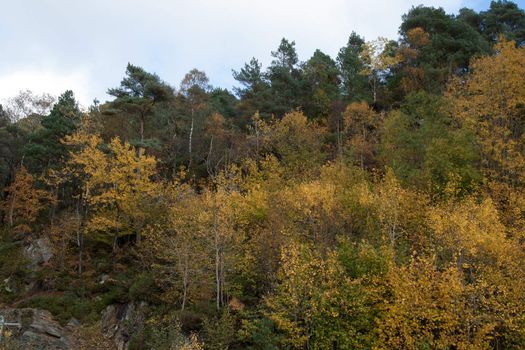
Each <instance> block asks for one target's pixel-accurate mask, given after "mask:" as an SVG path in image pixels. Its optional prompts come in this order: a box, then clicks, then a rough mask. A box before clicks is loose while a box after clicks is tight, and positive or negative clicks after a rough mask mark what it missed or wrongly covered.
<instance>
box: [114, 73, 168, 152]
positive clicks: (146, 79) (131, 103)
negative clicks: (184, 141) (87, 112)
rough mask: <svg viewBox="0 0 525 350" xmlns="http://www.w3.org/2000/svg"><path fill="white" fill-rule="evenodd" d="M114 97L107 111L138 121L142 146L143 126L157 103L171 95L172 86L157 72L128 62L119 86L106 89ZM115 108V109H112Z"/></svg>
mask: <svg viewBox="0 0 525 350" xmlns="http://www.w3.org/2000/svg"><path fill="white" fill-rule="evenodd" d="M108 94H109V95H111V96H113V97H115V100H113V101H112V102H111V103H110V105H109V106H108V107H109V109H108V110H107V111H106V112H107V113H113V114H114V113H118V112H124V113H126V114H128V115H129V116H130V117H131V118H137V119H138V123H139V130H138V131H139V132H138V133H139V142H140V145H142V146H144V142H145V132H146V131H145V128H146V123H147V121H148V119H149V118H151V116H152V114H153V113H154V108H155V106H156V105H157V104H159V103H162V102H166V101H169V100H170V99H171V98H172V97H173V88H172V87H170V86H169V85H168V84H167V83H165V82H163V81H162V80H161V79H160V78H159V76H158V75H157V74H154V73H153V74H152V73H148V72H146V71H145V70H144V69H143V68H141V67H138V66H134V65H132V64H131V63H128V66H127V67H126V77H125V78H124V79H122V81H121V82H120V86H119V87H117V88H112V89H109V90H108ZM114 109H116V111H115V110H114Z"/></svg>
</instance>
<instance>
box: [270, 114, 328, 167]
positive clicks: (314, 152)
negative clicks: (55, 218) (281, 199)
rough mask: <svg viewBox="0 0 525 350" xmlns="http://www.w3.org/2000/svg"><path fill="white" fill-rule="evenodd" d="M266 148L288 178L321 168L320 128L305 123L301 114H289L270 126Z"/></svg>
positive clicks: (321, 129) (322, 155) (322, 157)
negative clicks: (287, 173)
mask: <svg viewBox="0 0 525 350" xmlns="http://www.w3.org/2000/svg"><path fill="white" fill-rule="evenodd" d="M270 132H271V134H270V136H269V137H270V140H271V141H270V144H269V145H270V147H271V148H272V149H273V150H274V152H275V154H276V155H277V156H278V157H279V158H280V160H281V162H282V164H283V165H284V167H286V168H287V169H288V171H289V174H290V175H291V176H293V175H295V176H300V175H302V176H305V175H308V173H311V172H312V171H315V170H314V169H315V168H316V167H318V166H320V165H321V163H322V161H323V159H324V152H323V150H322V137H323V135H324V132H325V130H324V128H322V127H320V126H319V125H318V124H317V123H316V122H313V121H308V119H307V118H306V116H305V115H304V114H303V113H301V112H291V113H287V114H285V115H284V117H283V118H282V119H281V120H278V121H275V122H274V124H273V125H272V126H271V131H270Z"/></svg>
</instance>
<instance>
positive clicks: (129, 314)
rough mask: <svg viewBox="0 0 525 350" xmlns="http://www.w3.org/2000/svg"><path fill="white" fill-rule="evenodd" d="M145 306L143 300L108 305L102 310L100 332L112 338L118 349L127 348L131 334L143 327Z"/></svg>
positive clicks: (124, 349)
mask: <svg viewBox="0 0 525 350" xmlns="http://www.w3.org/2000/svg"><path fill="white" fill-rule="evenodd" d="M146 307H147V304H146V303H145V302H142V303H129V304H115V305H109V306H108V307H107V308H106V309H105V310H104V311H103V312H102V334H103V335H104V337H106V338H107V339H113V341H114V342H115V345H116V346H117V349H118V350H127V349H128V347H129V342H130V340H131V337H132V335H133V334H135V333H138V332H140V331H141V330H142V329H143V327H144V319H145V310H146Z"/></svg>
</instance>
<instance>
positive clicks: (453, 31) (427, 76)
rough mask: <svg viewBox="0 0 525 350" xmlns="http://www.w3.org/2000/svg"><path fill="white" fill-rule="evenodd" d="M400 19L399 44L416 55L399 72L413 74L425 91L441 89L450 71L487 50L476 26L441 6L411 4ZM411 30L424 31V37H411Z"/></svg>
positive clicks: (456, 70)
mask: <svg viewBox="0 0 525 350" xmlns="http://www.w3.org/2000/svg"><path fill="white" fill-rule="evenodd" d="M402 20H403V22H402V23H401V27H400V34H401V43H402V44H403V46H405V47H409V48H412V49H416V50H417V57H414V58H413V59H411V60H408V61H407V66H406V68H405V69H404V70H402V72H403V71H404V73H402V74H403V75H404V76H407V77H410V76H411V75H412V76H413V75H414V74H416V73H417V75H418V76H419V77H418V78H417V79H416V81H418V80H419V81H420V84H423V85H422V87H423V88H424V89H425V90H426V91H427V92H433V93H440V92H442V91H443V89H444V88H445V83H446V80H447V78H448V77H449V76H450V75H451V74H456V73H459V72H462V71H464V70H466V69H467V67H468V64H469V60H470V58H471V57H473V56H475V55H479V54H486V53H488V52H489V49H490V47H489V44H488V42H487V41H486V40H485V39H484V38H483V36H482V35H481V34H480V33H479V32H478V31H477V30H476V29H474V28H473V27H472V26H471V25H469V24H468V23H466V22H465V21H463V20H461V19H458V18H456V17H455V16H453V15H448V14H446V13H445V11H444V10H443V9H442V8H434V7H426V6H422V5H420V6H417V7H413V8H412V9H410V11H409V12H408V13H407V14H405V15H403V17H402ZM418 28H419V29H418ZM415 29H418V30H422V31H423V32H424V33H427V34H428V39H425V40H424V42H422V41H421V40H414V39H415V37H414V34H415V32H414V31H413V30H415ZM419 38H420V39H421V38H423V37H421V36H419ZM418 41H419V45H417V42H418ZM422 44H423V45H422ZM412 80H413V79H412ZM405 82H406V81H405ZM405 89H406V87H405Z"/></svg>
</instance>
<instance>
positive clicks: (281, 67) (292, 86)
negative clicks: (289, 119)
mask: <svg viewBox="0 0 525 350" xmlns="http://www.w3.org/2000/svg"><path fill="white" fill-rule="evenodd" d="M272 58H273V60H272V62H271V64H270V66H269V67H268V70H267V72H266V77H267V79H268V80H269V81H270V84H271V103H272V106H271V108H272V109H271V113H273V114H275V115H276V116H277V117H282V116H283V115H284V114H285V113H288V112H290V111H291V110H292V109H294V108H297V107H300V106H301V105H302V100H301V98H302V94H303V72H302V69H300V68H299V66H298V63H299V58H298V57H297V52H296V50H295V41H292V42H290V41H288V40H286V39H284V38H283V39H282V40H281V43H280V44H279V47H278V48H277V50H276V51H272Z"/></svg>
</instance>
